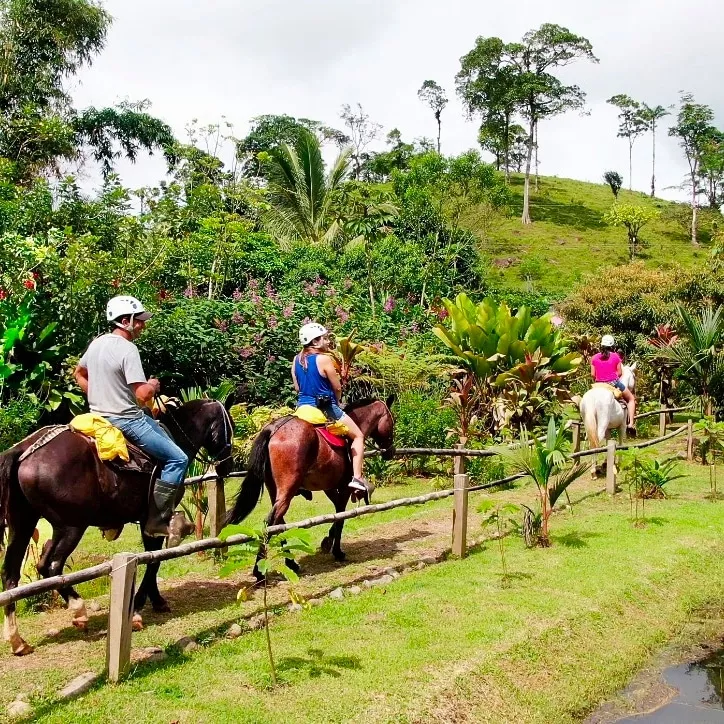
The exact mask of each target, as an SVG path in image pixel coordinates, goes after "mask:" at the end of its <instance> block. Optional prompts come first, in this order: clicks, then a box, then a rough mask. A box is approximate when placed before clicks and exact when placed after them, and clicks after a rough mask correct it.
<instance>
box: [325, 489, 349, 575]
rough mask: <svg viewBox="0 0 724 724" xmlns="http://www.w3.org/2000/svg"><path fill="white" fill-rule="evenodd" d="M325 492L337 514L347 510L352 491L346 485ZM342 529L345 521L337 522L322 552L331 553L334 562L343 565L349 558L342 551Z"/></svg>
mask: <svg viewBox="0 0 724 724" xmlns="http://www.w3.org/2000/svg"><path fill="white" fill-rule="evenodd" d="M324 492H325V493H326V494H327V497H328V498H329V499H330V500H331V501H332V504H333V505H334V511H335V513H342V512H344V510H345V509H346V508H347V503H348V502H349V497H350V489H349V488H348V487H347V486H346V485H345V486H344V488H336V489H335V490H325V491H324ZM342 528H344V521H343V520H337V521H335V522H334V523H332V526H331V527H330V529H329V534H328V535H327V537H326V538H325V539H324V540H323V541H322V550H323V551H324V552H325V553H329V552H330V551H331V553H332V555H333V556H334V560H335V561H337V562H338V563H342V562H343V561H344V560H345V559H346V558H347V556H346V555H345V553H344V551H343V550H342Z"/></svg>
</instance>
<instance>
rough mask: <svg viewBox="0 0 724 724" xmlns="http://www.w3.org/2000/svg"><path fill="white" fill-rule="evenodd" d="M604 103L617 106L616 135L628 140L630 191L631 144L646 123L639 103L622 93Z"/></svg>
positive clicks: (631, 182) (642, 131) (630, 188)
mask: <svg viewBox="0 0 724 724" xmlns="http://www.w3.org/2000/svg"><path fill="white" fill-rule="evenodd" d="M606 103H610V104H611V105H612V106H616V108H618V110H619V113H618V133H617V134H616V135H617V136H618V137H619V138H625V139H626V140H627V141H628V188H629V191H631V190H633V145H634V141H635V140H636V139H637V138H638V137H639V136H640V135H641V134H642V133H644V132H645V131H646V130H647V124H646V122H645V121H644V119H643V117H642V115H641V111H642V108H641V104H640V103H639V102H638V101H635V100H634V99H633V98H631V97H629V96H627V95H625V94H624V93H619V94H618V95H615V96H611V98H609V99H608V100H607V101H606Z"/></svg>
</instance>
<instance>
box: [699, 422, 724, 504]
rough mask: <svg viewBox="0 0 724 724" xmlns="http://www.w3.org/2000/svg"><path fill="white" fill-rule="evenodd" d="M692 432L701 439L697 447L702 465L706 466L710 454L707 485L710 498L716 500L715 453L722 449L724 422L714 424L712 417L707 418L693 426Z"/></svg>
mask: <svg viewBox="0 0 724 724" xmlns="http://www.w3.org/2000/svg"><path fill="white" fill-rule="evenodd" d="M694 432H697V433H699V434H701V435H702V437H703V439H702V441H701V443H700V446H699V451H700V453H701V464H702V465H706V460H707V455H709V454H711V458H710V460H709V485H710V488H711V491H710V493H711V497H712V499H716V498H717V497H718V495H719V493H718V492H717V480H716V454H717V451H720V450H722V449H724V422H716V421H715V420H714V418H713V417H710V416H707V417H704V418H703V419H701V420H699V421H698V422H697V423H696V424H695V425H694Z"/></svg>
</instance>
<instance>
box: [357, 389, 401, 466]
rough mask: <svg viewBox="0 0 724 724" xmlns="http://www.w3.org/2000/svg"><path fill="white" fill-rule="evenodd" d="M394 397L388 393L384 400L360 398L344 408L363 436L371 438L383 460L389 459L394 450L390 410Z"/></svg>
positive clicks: (393, 428) (393, 431) (393, 429)
mask: <svg viewBox="0 0 724 724" xmlns="http://www.w3.org/2000/svg"><path fill="white" fill-rule="evenodd" d="M394 399H395V398H394V395H390V396H389V397H388V398H387V400H386V401H382V400H360V401H359V402H353V403H352V404H351V405H348V406H347V407H346V408H345V412H346V413H347V414H348V415H350V417H351V418H352V419H353V420H354V421H355V422H356V423H357V424H358V425H359V428H360V430H362V433H363V434H364V436H365V437H367V438H371V439H372V441H373V442H374V443H375V445H377V447H378V448H379V449H380V451H381V453H382V458H383V459H384V460H390V459H391V458H392V456H393V454H394V452H395V448H394V444H393V441H394V433H395V419H394V418H393V417H392V413H391V412H390V407H391V406H392V403H393V402H394Z"/></svg>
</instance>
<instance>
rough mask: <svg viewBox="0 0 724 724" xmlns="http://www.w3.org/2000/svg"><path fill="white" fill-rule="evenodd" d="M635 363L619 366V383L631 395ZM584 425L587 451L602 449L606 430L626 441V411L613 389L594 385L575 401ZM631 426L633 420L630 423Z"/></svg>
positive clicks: (634, 386) (594, 465) (594, 474)
mask: <svg viewBox="0 0 724 724" xmlns="http://www.w3.org/2000/svg"><path fill="white" fill-rule="evenodd" d="M635 369H636V363H635V362H634V363H633V364H632V365H630V366H629V365H622V373H623V374H622V375H621V382H623V384H624V385H626V387H628V389H629V390H630V391H631V393H632V394H633V393H634V392H635V389H636V378H635V377H634V370H635ZM578 410H579V412H580V413H581V419H582V420H583V426H584V427H585V428H586V437H587V438H588V446H589V448H596V447H605V446H606V440H607V438H608V432H609V430H618V439H619V441H620V442H623V441H625V439H626V409H625V408H624V407H623V406H622V405H621V403H620V402H619V401H618V400H617V399H616V397H615V396H614V394H613V387H610V386H609V387H605V386H603V385H595V386H594V387H592V388H591V389H590V390H588V392H586V394H585V395H583V397H581V398H580V400H579V402H578ZM631 422H632V424H633V420H632V421H631ZM591 470H592V475H593V476H594V477H595V476H596V460H595V456H594V460H593V466H592V468H591Z"/></svg>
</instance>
